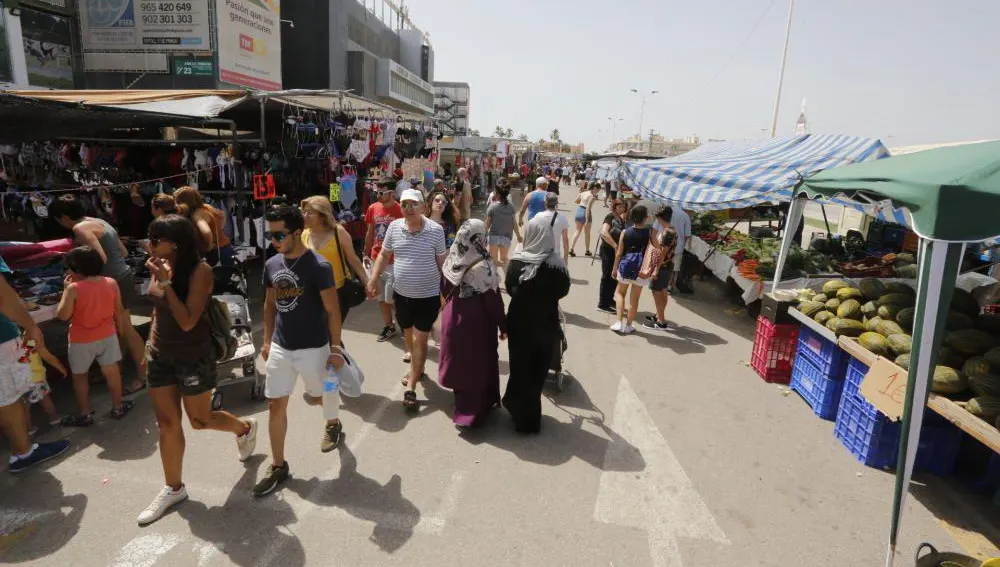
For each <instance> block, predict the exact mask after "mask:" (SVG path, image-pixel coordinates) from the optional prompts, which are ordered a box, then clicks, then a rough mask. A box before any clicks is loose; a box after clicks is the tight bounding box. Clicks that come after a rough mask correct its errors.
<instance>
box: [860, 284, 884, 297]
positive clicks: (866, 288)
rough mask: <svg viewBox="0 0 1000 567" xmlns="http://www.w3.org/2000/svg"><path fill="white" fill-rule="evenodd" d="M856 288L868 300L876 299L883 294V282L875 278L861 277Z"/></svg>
mask: <svg viewBox="0 0 1000 567" xmlns="http://www.w3.org/2000/svg"><path fill="white" fill-rule="evenodd" d="M858 289H860V290H861V293H863V294H864V296H865V298H866V299H868V300H869V301H872V300H876V299H878V298H880V297H882V296H883V295H885V284H883V283H882V281H881V280H878V279H875V278H863V279H862V280H861V281H859V282H858Z"/></svg>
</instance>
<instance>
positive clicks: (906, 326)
mask: <svg viewBox="0 0 1000 567" xmlns="http://www.w3.org/2000/svg"><path fill="white" fill-rule="evenodd" d="M916 312H917V310H916V308H913V307H906V308H903V309H900V310H899V313H896V322H897V323H899V326H900V327H902V328H903V330H904V331H906V332H907V333H909V332H910V331H912V330H913V314H914V313H916Z"/></svg>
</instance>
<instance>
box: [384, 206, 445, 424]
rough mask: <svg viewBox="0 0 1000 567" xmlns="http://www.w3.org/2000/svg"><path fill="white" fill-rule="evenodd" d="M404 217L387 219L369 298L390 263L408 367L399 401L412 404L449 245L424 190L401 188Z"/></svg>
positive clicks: (437, 306)
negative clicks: (426, 212)
mask: <svg viewBox="0 0 1000 567" xmlns="http://www.w3.org/2000/svg"><path fill="white" fill-rule="evenodd" d="M400 204H401V205H402V207H403V218H401V219H397V220H394V221H392V224H390V225H389V228H388V230H386V234H385V240H384V241H383V242H382V250H381V251H380V252H379V255H378V257H377V258H376V259H375V265H374V266H373V267H372V275H371V277H370V278H369V280H368V281H369V283H368V295H369V297H375V295H376V292H377V289H376V287H375V284H374V283H373V282H376V281H378V278H379V275H380V274H381V273H382V270H383V268H384V267H385V266H386V265H388V264H389V263H390V262H391V263H392V266H393V268H392V269H393V300H394V303H395V306H396V320H397V321H398V322H399V326H400V328H402V329H403V334H404V336H405V338H406V349H407V353H406V354H405V355H404V357H403V360H404V361H405V362H409V363H410V372H409V373H408V374H407V375H406V377H405V378H403V381H404V383H405V384H406V391H405V392H404V393H403V406H404V407H406V409H408V410H416V409H417V407H418V406H417V393H416V387H417V381H418V380H420V379H422V378H423V377H424V376H425V375H424V363H425V362H426V361H427V338H428V337H429V336H430V332H431V327H433V326H434V321H435V320H437V316H438V311H440V309H441V266H442V264H444V260H445V257H446V256H447V253H448V250H447V248H446V247H445V242H444V229H442V228H441V225H439V224H438V223H436V222H434V221H432V220H430V219H428V218H427V217H425V216H424V215H423V207H424V195H423V193H421V192H420V191H418V190H416V189H407V190H406V191H404V192H403V197H402V199H401V203H400Z"/></svg>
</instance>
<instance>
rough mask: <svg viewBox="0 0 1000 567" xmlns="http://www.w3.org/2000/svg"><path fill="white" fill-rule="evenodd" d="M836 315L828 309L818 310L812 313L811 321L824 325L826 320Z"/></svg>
mask: <svg viewBox="0 0 1000 567" xmlns="http://www.w3.org/2000/svg"><path fill="white" fill-rule="evenodd" d="M834 317H836V315H834V314H833V313H830V312H829V311H820V312H819V313H817V314H815V315H813V321H816V322H817V323H819V324H820V325H825V324H826V322H827V321H829V320H830V319H833V318H834Z"/></svg>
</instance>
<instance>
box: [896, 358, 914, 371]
mask: <svg viewBox="0 0 1000 567" xmlns="http://www.w3.org/2000/svg"><path fill="white" fill-rule="evenodd" d="M894 362H895V363H896V366H898V367H900V368H902V369H903V370H909V369H910V355H908V354H901V355H899V356H897V357H896V360H895V361H894Z"/></svg>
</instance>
